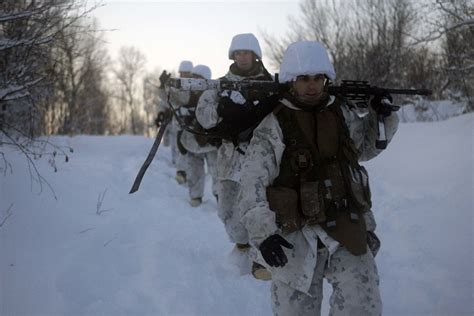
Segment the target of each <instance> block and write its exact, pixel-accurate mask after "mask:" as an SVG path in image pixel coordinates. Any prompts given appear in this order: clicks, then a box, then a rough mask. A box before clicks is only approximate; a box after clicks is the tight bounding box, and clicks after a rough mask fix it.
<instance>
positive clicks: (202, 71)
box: [192, 65, 211, 79]
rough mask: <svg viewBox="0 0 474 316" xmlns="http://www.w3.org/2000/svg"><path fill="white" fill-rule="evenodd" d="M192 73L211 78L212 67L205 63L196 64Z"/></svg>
mask: <svg viewBox="0 0 474 316" xmlns="http://www.w3.org/2000/svg"><path fill="white" fill-rule="evenodd" d="M192 73H193V74H195V75H199V76H201V77H203V78H204V79H211V68H209V67H207V66H205V65H196V66H194V68H193V71H192Z"/></svg>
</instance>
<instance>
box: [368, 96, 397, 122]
mask: <svg viewBox="0 0 474 316" xmlns="http://www.w3.org/2000/svg"><path fill="white" fill-rule="evenodd" d="M392 102H393V98H392V96H391V95H390V94H379V95H376V96H374V97H373V98H372V100H370V106H371V107H372V108H373V109H374V111H375V112H376V113H377V114H382V115H383V116H384V117H387V116H390V114H392V112H393V111H398V109H400V107H399V106H394V105H393V104H392Z"/></svg>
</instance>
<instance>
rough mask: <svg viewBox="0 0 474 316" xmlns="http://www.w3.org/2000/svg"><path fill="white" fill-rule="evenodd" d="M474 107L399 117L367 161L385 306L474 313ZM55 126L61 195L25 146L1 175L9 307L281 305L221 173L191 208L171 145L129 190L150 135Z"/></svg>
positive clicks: (170, 311)
mask: <svg viewBox="0 0 474 316" xmlns="http://www.w3.org/2000/svg"><path fill="white" fill-rule="evenodd" d="M473 121H474V115H473V114H470V115H463V116H460V117H456V118H452V119H449V120H446V121H442V122H433V123H405V124H401V125H400V128H399V131H398V133H397V135H396V137H395V139H394V140H393V142H392V143H391V144H390V145H389V148H388V149H387V150H386V151H385V152H384V153H382V154H381V155H380V156H378V157H377V158H375V159H373V160H372V161H370V162H367V163H366V164H365V165H366V167H367V168H368V169H369V172H370V175H371V186H372V194H373V202H374V207H373V209H374V212H375V216H376V219H377V222H378V228H377V231H378V234H379V237H380V238H381V240H382V249H381V251H380V252H379V254H378V256H377V258H376V260H377V264H378V268H379V273H380V277H381V292H382V298H383V303H384V315H472V314H473V313H474V307H473V303H472V302H473V295H474V294H473V276H474V271H473V268H472V267H473V263H474V258H473V234H472V227H473V224H474V223H473V217H472V213H473V158H474V157H473V156H474V152H473V147H472V145H473V126H474V125H473ZM52 140H53V141H54V142H56V143H57V144H63V145H68V146H72V147H73V148H74V154H72V155H71V156H70V160H69V162H68V163H65V162H63V161H62V160H61V159H58V161H57V162H56V166H57V168H58V172H56V173H54V172H53V169H52V168H51V166H50V165H49V164H48V162H47V161H46V160H44V159H43V160H39V161H37V163H38V167H39V169H40V170H41V172H42V174H43V176H44V177H45V178H46V179H47V180H48V181H49V182H50V183H51V185H52V187H53V188H54V190H55V193H56V195H57V197H58V200H57V201H56V200H55V199H54V198H53V194H51V193H50V192H48V190H47V189H46V188H45V189H44V190H43V192H42V193H41V194H39V193H38V190H39V187H38V185H37V184H36V183H33V184H31V183H30V177H29V173H28V170H27V168H26V161H25V158H24V157H23V156H21V154H19V153H16V152H11V151H10V152H8V155H7V157H8V159H9V161H10V162H11V163H12V167H13V173H10V172H7V174H6V175H4V176H2V177H0V223H1V222H2V219H4V218H5V217H6V215H7V212H6V211H7V209H8V208H9V206H10V205H12V204H13V206H12V207H11V216H10V217H9V218H7V220H6V221H5V223H4V225H3V226H1V227H0V315H271V308H270V290H269V287H270V283H268V282H262V281H257V280H255V279H253V278H252V277H251V276H249V275H240V270H239V268H238V267H237V266H236V265H235V264H234V263H233V261H234V260H235V258H233V257H232V255H231V252H232V244H231V243H230V242H229V241H228V240H227V237H226V235H225V232H224V228H223V225H222V224H221V222H220V220H219V219H218V217H217V214H216V202H215V200H214V199H213V197H212V194H211V192H210V179H209V178H208V179H207V184H208V186H207V188H206V193H205V197H204V203H203V204H202V205H201V206H200V207H198V208H191V207H190V206H189V204H188V195H187V189H186V188H185V187H184V186H180V185H178V184H177V183H176V181H175V180H174V179H173V176H174V170H173V169H172V168H171V167H170V151H169V148H166V147H162V148H160V149H159V151H158V155H157V157H156V158H155V161H154V162H153V163H152V165H151V166H150V168H149V170H148V171H147V173H146V174H145V177H144V180H143V182H142V184H141V187H140V189H139V191H138V192H136V193H134V194H132V195H130V194H128V191H129V190H130V187H131V184H132V182H133V180H134V177H135V175H136V173H137V172H138V169H139V167H140V165H141V164H142V162H143V161H144V159H145V158H146V155H147V153H148V150H149V148H150V147H151V144H152V142H153V140H152V139H150V138H144V137H133V136H120V137H111V136H108V137H107V136H102V137H99V136H97V137H93V136H78V137H72V138H69V137H54V138H53V139H52ZM2 151H5V149H2ZM99 196H103V197H104V198H103V203H102V205H101V207H100V209H99V210H100V211H102V212H99V213H100V214H97V213H98V212H97V204H98V200H99ZM325 290H326V292H325V294H326V296H325V300H324V303H323V304H324V306H323V314H327V310H328V307H327V305H328V303H327V302H328V297H329V294H328V293H329V292H328V290H329V288H328V286H327V284H326V286H325Z"/></svg>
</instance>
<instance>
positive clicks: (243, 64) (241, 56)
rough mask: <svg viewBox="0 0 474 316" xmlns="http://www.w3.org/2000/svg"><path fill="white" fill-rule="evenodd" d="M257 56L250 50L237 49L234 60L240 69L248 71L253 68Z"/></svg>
mask: <svg viewBox="0 0 474 316" xmlns="http://www.w3.org/2000/svg"><path fill="white" fill-rule="evenodd" d="M254 59H255V57H254V55H253V52H252V51H250V50H236V51H235V52H234V61H235V62H236V64H237V67H238V68H239V69H240V70H243V71H247V70H250V69H252V66H253V61H254Z"/></svg>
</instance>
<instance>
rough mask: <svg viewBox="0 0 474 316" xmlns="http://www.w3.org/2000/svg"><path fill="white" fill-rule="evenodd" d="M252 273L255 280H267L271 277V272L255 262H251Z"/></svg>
mask: <svg viewBox="0 0 474 316" xmlns="http://www.w3.org/2000/svg"><path fill="white" fill-rule="evenodd" d="M252 275H253V277H254V278H255V279H257V280H263V281H269V280H271V279H272V274H271V272H270V271H268V270H267V269H266V268H265V267H264V266H262V265H261V264H258V263H256V262H253V263H252Z"/></svg>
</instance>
